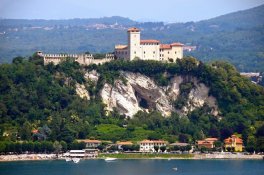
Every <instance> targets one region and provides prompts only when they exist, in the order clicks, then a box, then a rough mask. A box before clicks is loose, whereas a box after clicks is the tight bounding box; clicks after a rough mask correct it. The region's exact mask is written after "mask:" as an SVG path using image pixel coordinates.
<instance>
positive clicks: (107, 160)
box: [105, 157, 116, 162]
mask: <svg viewBox="0 0 264 175" xmlns="http://www.w3.org/2000/svg"><path fill="white" fill-rule="evenodd" d="M115 160H116V158H111V157H108V158H106V159H105V161H106V162H110V161H115Z"/></svg>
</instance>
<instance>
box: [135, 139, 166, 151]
mask: <svg viewBox="0 0 264 175" xmlns="http://www.w3.org/2000/svg"><path fill="white" fill-rule="evenodd" d="M139 144H140V147H139V151H140V152H155V149H154V147H155V146H158V147H159V148H160V147H162V146H166V142H165V141H163V140H143V141H141V142H140V143H139Z"/></svg>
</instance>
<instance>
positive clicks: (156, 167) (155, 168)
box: [0, 160, 264, 175]
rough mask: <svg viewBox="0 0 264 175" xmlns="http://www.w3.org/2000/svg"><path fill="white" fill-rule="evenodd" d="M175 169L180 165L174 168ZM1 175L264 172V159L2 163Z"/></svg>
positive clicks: (226, 174)
mask: <svg viewBox="0 0 264 175" xmlns="http://www.w3.org/2000/svg"><path fill="white" fill-rule="evenodd" d="M173 168H177V171H175V170H174V169H173ZM0 174H1V175H193V174H195V175H211V174H215V175H229V174H230V175H244V174H245V175H264V161H263V160H117V161H114V162H105V161H104V160H81V161H80V163H78V164H74V163H73V162H66V161H63V160H52V161H20V162H1V163H0Z"/></svg>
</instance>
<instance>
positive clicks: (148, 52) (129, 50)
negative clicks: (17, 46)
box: [37, 27, 183, 65]
mask: <svg viewBox="0 0 264 175" xmlns="http://www.w3.org/2000/svg"><path fill="white" fill-rule="evenodd" d="M127 33H128V45H116V46H115V52H114V54H106V55H105V58H102V59H94V57H93V55H92V54H43V53H42V52H41V51H38V52H37V54H38V55H39V56H42V57H43V59H44V64H45V65H46V64H49V63H53V64H55V65H56V64H59V63H60V62H62V61H64V60H66V59H67V58H69V59H73V60H74V61H76V62H78V63H79V64H81V65H90V64H103V63H105V62H109V61H112V60H114V59H124V60H134V59H141V60H156V61H164V62H176V60H177V59H182V57H183V44H181V43H172V44H160V41H158V40H140V30H139V29H138V28H135V27H132V28H129V29H128V30H127Z"/></svg>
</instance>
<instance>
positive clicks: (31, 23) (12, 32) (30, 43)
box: [0, 5, 264, 71]
mask: <svg viewBox="0 0 264 175" xmlns="http://www.w3.org/2000/svg"><path fill="white" fill-rule="evenodd" d="M262 16H264V5H262V6H259V7H255V8H252V9H249V10H244V11H239V12H235V13H230V14H227V15H223V16H219V17H216V18H213V19H209V20H203V21H199V22H187V23H173V24H165V23H163V22H145V23H139V22H136V21H133V20H130V19H128V18H123V17H118V16H114V17H105V18H93V19H69V20H20V19H1V20H0V63H1V62H10V61H11V60H12V58H13V57H15V56H18V55H21V56H29V55H31V54H32V53H33V52H35V51H36V50H42V51H44V52H46V53H65V52H67V53H81V52H86V51H90V52H93V53H95V52H112V51H113V48H114V45H115V44H118V43H121V44H122V43H126V41H127V36H126V29H127V28H128V27H131V26H136V27H139V28H141V29H143V31H142V38H155V39H159V40H161V42H164V43H167V42H168V43H169V42H173V41H179V42H182V43H184V44H187V45H195V46H197V50H196V51H193V52H188V53H185V54H186V55H193V56H195V57H197V58H199V59H200V60H202V61H211V60H215V59H224V60H228V61H230V62H231V63H233V64H234V65H235V66H236V67H237V68H238V69H239V70H240V71H264V35H263V33H264V19H263V18H261V17H262Z"/></svg>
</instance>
